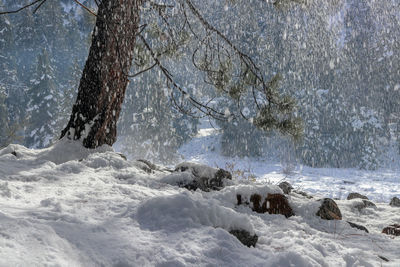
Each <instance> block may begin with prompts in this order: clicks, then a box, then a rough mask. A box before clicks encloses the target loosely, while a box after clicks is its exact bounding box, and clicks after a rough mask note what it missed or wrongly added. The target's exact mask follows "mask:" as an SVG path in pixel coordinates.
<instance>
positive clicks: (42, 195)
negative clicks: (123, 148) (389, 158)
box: [0, 140, 400, 266]
mask: <svg viewBox="0 0 400 267" xmlns="http://www.w3.org/2000/svg"><path fill="white" fill-rule="evenodd" d="M79 145H80V144H77V143H75V142H72V141H68V140H61V141H59V142H58V143H57V144H55V145H54V146H52V147H50V148H47V149H42V150H31V149H27V148H25V147H22V146H19V145H10V146H8V147H6V148H4V149H2V150H0V266H27V265H32V266H380V265H381V264H382V265H383V266H399V264H400V255H399V251H400V239H399V238H391V237H389V236H386V235H383V234H381V233H380V232H381V231H382V228H383V227H385V226H387V225H389V224H393V223H399V222H400V215H399V213H400V212H399V210H398V208H397V209H396V208H394V207H390V206H389V205H388V204H387V203H388V202H383V201H382V202H379V201H375V203H376V205H377V207H376V208H372V207H367V208H366V209H364V210H361V211H359V210H358V209H355V208H354V205H355V204H356V203H357V200H352V201H347V200H338V201H337V203H338V205H339V207H340V208H341V210H342V213H343V218H344V220H343V221H324V220H321V219H320V218H318V217H316V216H315V213H316V211H317V210H318V207H319V205H320V202H319V201H318V199H317V198H314V199H307V198H305V197H303V196H302V195H299V194H292V195H290V196H289V197H288V200H289V203H290V205H291V206H292V207H293V209H294V212H295V213H296V216H292V217H290V218H288V219H286V218H285V217H284V216H282V215H270V214H258V213H255V212H253V211H252V210H251V208H250V207H248V206H245V205H244V206H237V199H236V195H237V194H242V195H243V196H249V195H251V194H252V193H254V192H257V193H259V194H261V195H266V194H268V193H281V192H282V191H281V189H280V188H278V187H277V186H276V183H267V182H266V178H267V177H264V178H263V179H260V180H256V181H249V180H234V181H233V183H232V184H231V185H229V186H227V187H225V188H224V189H222V190H221V191H212V192H202V191H195V192H191V191H188V190H186V189H183V188H179V187H177V186H173V185H171V184H168V183H166V181H165V177H166V176H167V175H168V174H169V173H168V172H166V171H155V172H154V173H151V174H149V173H146V172H145V171H143V170H142V169H141V168H140V167H141V165H140V164H138V163H137V162H134V161H127V160H125V159H123V158H122V157H121V155H119V154H118V153H116V152H113V151H112V148H110V147H103V148H100V149H98V150H86V149H82V148H81V147H80V146H79ZM277 174H278V173H275V174H274V173H272V172H271V173H268V174H267V175H266V176H271V177H273V176H274V175H277ZM318 175H320V176H321V173H319V174H315V176H314V177H315V182H317V178H316V177H317V176H318ZM348 176H350V175H348ZM347 178H348V177H346V179H347ZM274 179H275V178H271V180H274ZM324 179H325V177H324V176H321V180H320V181H321V183H323V182H324V181H325V180H324ZM371 186H372V184H371ZM308 189H310V188H308ZM319 193H320V194H321V195H323V194H325V193H326V192H325V191H324V190H321V191H320V192H319ZM397 193H398V192H396V194H397ZM374 200H378V199H376V198H375V199H374ZM346 220H349V221H351V222H354V223H358V224H362V225H364V226H366V227H367V228H368V229H369V231H370V233H369V234H367V233H365V232H362V231H359V230H357V229H354V228H351V227H350V226H349V225H348V224H347V223H346V222H345V221H346ZM237 228H239V229H244V230H247V231H249V232H250V233H255V234H257V235H258V236H259V240H258V243H257V245H256V247H255V248H248V247H246V246H244V245H242V244H241V243H240V241H239V240H238V239H237V238H236V237H235V236H233V235H231V234H230V233H229V231H230V230H232V229H237ZM378 256H383V257H385V258H387V259H389V260H390V261H389V262H384V261H383V260H382V259H381V258H379V257H378Z"/></svg>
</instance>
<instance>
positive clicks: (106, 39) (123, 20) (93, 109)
mask: <svg viewBox="0 0 400 267" xmlns="http://www.w3.org/2000/svg"><path fill="white" fill-rule="evenodd" d="M143 1H144V0H102V1H101V4H100V5H99V7H98V14H97V19H96V26H95V29H94V30H93V35H92V44H91V47H90V51H89V56H88V59H87V61H86V64H85V68H84V70H83V73H82V77H81V80H80V84H79V91H78V97H77V100H76V103H75V104H74V106H73V109H72V114H71V117H70V120H69V122H68V125H67V127H66V128H65V129H64V130H63V131H62V133H61V138H63V137H64V136H66V137H67V138H69V139H73V140H80V141H82V143H83V146H84V147H87V148H96V147H98V146H101V145H103V144H108V145H112V144H114V142H115V141H116V136H117V129H116V127H117V121H118V117H119V114H120V111H121V106H122V103H123V100H124V95H125V90H126V87H127V85H128V78H127V76H126V74H127V73H128V71H129V70H130V67H131V64H132V59H133V47H134V44H135V39H136V34H137V32H138V30H139V16H140V6H141V4H142V2H143Z"/></svg>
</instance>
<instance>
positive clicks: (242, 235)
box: [229, 230, 258, 247]
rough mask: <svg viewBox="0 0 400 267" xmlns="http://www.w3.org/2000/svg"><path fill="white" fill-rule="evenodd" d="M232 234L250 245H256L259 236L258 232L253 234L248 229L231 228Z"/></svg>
mask: <svg viewBox="0 0 400 267" xmlns="http://www.w3.org/2000/svg"><path fill="white" fill-rule="evenodd" d="M229 233H230V234H232V235H234V236H236V238H237V239H239V241H240V242H241V243H242V244H243V245H245V246H248V247H256V243H257V241H258V236H257V235H256V234H254V235H251V234H250V233H249V232H248V231H246V230H231V231H229Z"/></svg>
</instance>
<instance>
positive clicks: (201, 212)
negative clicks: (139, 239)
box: [138, 192, 254, 234]
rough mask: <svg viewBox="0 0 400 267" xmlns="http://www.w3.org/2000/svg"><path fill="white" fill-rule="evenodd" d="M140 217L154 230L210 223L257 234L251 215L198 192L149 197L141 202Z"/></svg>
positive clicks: (142, 222) (140, 220) (194, 226)
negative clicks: (249, 216)
mask: <svg viewBox="0 0 400 267" xmlns="http://www.w3.org/2000/svg"><path fill="white" fill-rule="evenodd" d="M138 221H139V223H140V224H141V225H142V226H144V227H146V228H148V229H150V230H152V231H154V230H159V229H164V230H167V231H169V232H171V231H173V232H175V231H180V230H181V229H183V228H196V227H199V226H211V227H215V228H223V229H225V230H227V231H230V230H234V229H243V230H246V231H248V232H250V233H251V234H254V229H253V226H252V224H251V222H250V219H249V218H248V216H246V215H244V214H240V213H238V212H236V211H234V210H233V209H231V208H227V207H223V206H221V205H220V204H219V203H218V202H217V201H216V200H213V199H206V198H204V197H203V196H202V194H200V193H196V192H195V193H191V192H182V193H180V194H175V195H172V196H161V197H155V198H152V199H149V200H147V201H146V202H145V203H143V204H141V205H140V206H139V209H138Z"/></svg>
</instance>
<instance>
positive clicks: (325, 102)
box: [297, 89, 387, 169]
mask: <svg viewBox="0 0 400 267" xmlns="http://www.w3.org/2000/svg"><path fill="white" fill-rule="evenodd" d="M298 99H299V103H300V107H301V108H300V113H301V114H302V117H303V118H304V124H305V134H304V138H303V139H302V142H301V144H300V145H298V147H297V154H298V156H299V158H300V159H301V160H302V162H303V163H304V164H306V165H309V166H312V167H338V168H344V167H359V168H363V169H376V168H377V167H378V166H379V161H378V159H379V156H380V153H381V152H382V151H381V149H382V147H383V146H384V145H385V143H386V142H387V130H386V129H385V127H384V123H383V118H382V116H380V114H378V113H377V112H376V111H374V110H372V109H370V108H366V107H360V108H357V107H354V108H353V109H351V110H349V106H351V104H350V103H349V102H348V101H347V100H346V99H345V98H344V97H343V96H342V95H340V94H339V93H338V92H334V91H332V90H322V89H319V90H317V89H314V90H308V91H306V90H302V91H300V92H299V94H298Z"/></svg>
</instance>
